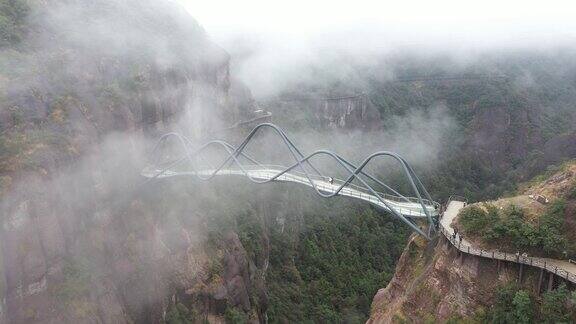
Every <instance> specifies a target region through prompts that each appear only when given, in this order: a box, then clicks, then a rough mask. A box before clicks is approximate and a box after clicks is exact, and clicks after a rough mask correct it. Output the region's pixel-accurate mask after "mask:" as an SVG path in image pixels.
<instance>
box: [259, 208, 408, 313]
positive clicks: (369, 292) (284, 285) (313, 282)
mask: <svg viewBox="0 0 576 324" xmlns="http://www.w3.org/2000/svg"><path fill="white" fill-rule="evenodd" d="M334 203H335V201H331V204H334ZM345 206H346V207H343V208H340V209H338V207H339V206H338V205H336V206H334V207H335V208H332V212H325V213H324V212H320V211H313V212H309V213H305V215H304V219H303V221H304V224H305V225H304V226H305V229H304V230H303V231H302V232H301V233H300V234H299V237H298V239H297V240H294V238H290V234H287V233H286V232H284V233H280V232H278V231H273V232H272V233H271V238H270V240H271V242H270V244H271V251H270V268H269V277H268V280H267V282H268V286H269V292H270V308H269V310H268V316H269V319H270V322H271V323H277V322H308V321H310V322H316V323H338V322H344V321H347V322H352V323H356V322H364V321H366V319H367V317H368V316H369V313H370V306H371V303H372V298H373V297H374V294H375V293H376V291H377V290H378V289H379V288H381V287H383V286H385V285H386V283H387V282H388V281H389V280H390V278H391V277H392V275H393V273H394V263H395V261H396V260H397V258H398V257H399V256H400V254H401V252H402V248H403V246H404V244H405V242H406V238H407V235H408V229H407V228H406V227H405V226H402V225H400V224H398V223H397V222H395V221H393V220H392V219H390V218H388V217H386V216H383V215H381V214H380V213H378V212H376V211H374V210H372V209H371V208H366V207H357V206H355V205H350V203H349V202H348V204H347V205H345ZM334 210H336V211H334Z"/></svg>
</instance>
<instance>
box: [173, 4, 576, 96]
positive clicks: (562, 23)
mask: <svg viewBox="0 0 576 324" xmlns="http://www.w3.org/2000/svg"><path fill="white" fill-rule="evenodd" d="M177 1H180V2H181V3H182V4H183V5H184V6H185V7H186V8H187V9H188V11H189V12H190V13H191V15H192V16H194V17H195V18H196V19H197V20H198V21H199V23H200V24H201V25H202V26H204V28H205V29H206V31H207V32H208V34H209V35H210V36H211V38H212V39H213V40H215V41H216V42H217V43H219V44H220V45H221V46H223V47H224V48H225V49H226V50H228V51H229V52H230V53H231V54H232V57H233V68H234V69H235V74H236V75H237V76H240V78H242V79H243V80H244V81H245V82H246V83H248V84H249V85H252V86H253V89H256V91H257V92H258V91H263V93H262V94H265V93H266V92H271V91H267V90H262V89H266V88H267V87H269V85H271V84H272V85H273V86H274V87H276V86H277V84H278V82H280V83H282V82H285V83H286V82H287V80H288V79H290V78H294V77H296V78H299V77H300V76H295V75H294V73H293V72H292V71H293V69H294V68H295V67H298V66H302V65H303V63H310V62H313V61H314V60H324V57H325V55H324V54H323V55H322V56H321V57H319V56H318V54H317V48H318V47H320V48H322V49H323V53H326V52H327V51H326V49H327V48H328V49H329V48H333V49H337V50H344V51H347V52H348V53H352V54H358V55H354V56H359V55H360V54H366V53H368V54H370V53H372V54H373V53H381V52H386V51H389V50H392V49H398V48H402V49H406V48H408V49H413V48H414V49H416V50H419V51H420V52H427V51H428V50H430V51H432V52H433V50H441V51H446V50H448V51H454V52H457V51H460V52H470V51H471V52H474V51H482V50H485V49H491V48H499V49H500V48H504V49H506V48H522V47H529V48H549V47H555V46H563V45H565V44H576V0H572V1H569V0H546V1H531V0H475V1H466V0H428V1H418V0H394V1H388V0H381V1H376V0H350V1H337V0H290V1H271V0H268V1H266V0H235V1H230V0H228V1H227V0H177ZM422 49H425V50H424V51H422ZM234 64H235V65H234ZM254 71H258V73H254ZM262 72H267V74H274V76H273V79H271V78H270V77H269V76H268V75H266V76H263V75H262ZM272 92H273V91H272Z"/></svg>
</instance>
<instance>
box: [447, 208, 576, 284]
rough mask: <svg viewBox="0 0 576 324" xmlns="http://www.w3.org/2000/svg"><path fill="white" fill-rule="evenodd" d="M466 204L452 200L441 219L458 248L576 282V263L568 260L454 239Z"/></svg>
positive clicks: (468, 252) (452, 242)
mask: <svg viewBox="0 0 576 324" xmlns="http://www.w3.org/2000/svg"><path fill="white" fill-rule="evenodd" d="M465 206H466V203H465V202H463V201H457V200H450V201H449V202H448V206H447V208H446V210H445V211H444V214H443V215H442V218H441V219H440V224H439V225H440V226H439V228H440V231H441V232H442V233H443V234H444V236H446V238H447V239H448V241H450V243H451V244H452V245H453V246H454V247H455V248H456V249H458V250H459V251H461V252H463V253H467V254H472V255H477V256H480V257H485V258H491V259H495V260H503V261H508V262H515V263H518V264H521V265H524V264H525V265H529V266H532V267H538V268H540V269H542V270H546V271H548V272H550V273H552V274H554V275H557V276H559V277H562V278H564V279H566V280H568V281H570V282H572V283H576V264H573V263H570V262H568V261H564V260H558V259H550V258H539V257H531V256H527V257H523V256H522V255H516V254H512V253H505V252H500V251H495V250H490V251H486V250H482V249H480V248H477V247H474V246H473V244H472V243H471V242H470V241H468V240H466V239H465V238H464V239H462V241H460V240H459V238H456V239H454V237H453V236H452V235H453V233H454V227H452V223H453V221H454V219H456V217H457V216H458V213H459V212H460V210H461V209H462V208H464V207H465ZM540 281H542V274H541V276H540Z"/></svg>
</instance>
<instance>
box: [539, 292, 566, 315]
mask: <svg viewBox="0 0 576 324" xmlns="http://www.w3.org/2000/svg"><path fill="white" fill-rule="evenodd" d="M569 297H570V294H569V291H568V289H566V286H565V285H564V284H562V285H561V286H560V287H559V288H558V289H555V290H552V291H548V292H546V293H544V298H543V301H542V306H541V310H540V312H541V315H542V320H543V322H544V323H567V322H569V320H570V310H569V309H568V306H567V305H568V298H569Z"/></svg>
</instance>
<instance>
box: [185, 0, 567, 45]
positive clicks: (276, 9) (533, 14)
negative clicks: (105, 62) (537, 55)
mask: <svg viewBox="0 0 576 324" xmlns="http://www.w3.org/2000/svg"><path fill="white" fill-rule="evenodd" d="M180 1H181V2H182V3H183V4H184V5H185V6H186V8H187V9H188V10H189V12H190V13H191V14H192V15H193V16H194V17H195V18H196V19H198V20H199V22H200V23H201V24H202V25H203V26H204V27H205V28H206V30H207V31H208V33H209V34H211V35H212V36H213V37H214V38H215V39H221V38H223V37H227V36H229V35H233V34H245V35H246V34H278V35H279V34H282V35H289V36H290V35H292V36H299V37H307V36H311V35H318V34H322V33H332V32H337V31H338V32H342V31H347V30H359V29H364V28H369V29H370V30H373V31H377V32H379V33H382V32H384V33H385V34H387V35H389V37H399V36H400V37H402V38H404V39H406V41H410V40H412V41H416V42H417V41H422V39H421V38H424V37H432V38H439V37H444V38H446V39H449V38H451V37H456V38H458V37H460V38H465V37H469V36H475V37H482V38H493V37H495V38H498V39H506V38H508V40H510V41H512V40H513V39H515V38H517V37H521V38H526V39H530V38H539V37H546V36H548V37H554V38H557V37H574V35H576V2H574V1H565V0H549V1H531V0H523V1H519V0H484V1H465V0H434V1H418V0H395V1H386V0H384V1H382V0H381V1H375V0H354V1H336V0H291V1H270V0H269V1H266V0H242V1H230V0H211V1H205V0H204V1H200V0H180Z"/></svg>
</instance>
